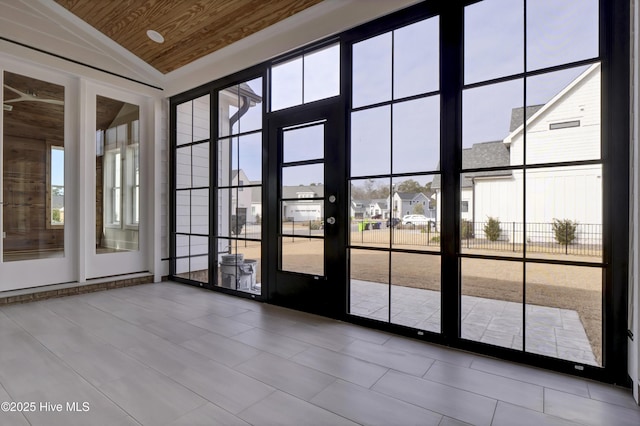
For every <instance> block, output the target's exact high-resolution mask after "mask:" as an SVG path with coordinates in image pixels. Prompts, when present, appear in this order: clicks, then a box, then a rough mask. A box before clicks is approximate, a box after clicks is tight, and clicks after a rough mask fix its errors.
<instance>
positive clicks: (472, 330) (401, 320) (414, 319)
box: [351, 280, 598, 365]
mask: <svg viewBox="0 0 640 426" xmlns="http://www.w3.org/2000/svg"><path fill="white" fill-rule="evenodd" d="M388 301H389V286H388V285H387V284H380V283H374V282H370V281H361V280H351V313H352V314H354V315H359V316H364V317H367V318H374V319H380V320H383V321H388V320H389V319H388V317H389V302H388ZM526 312H527V321H526V323H527V324H528V326H527V333H526V343H527V344H526V348H527V351H528V352H533V353H537V354H541V355H546V356H551V357H555V358H562V359H566V360H570V361H576V362H580V363H583V364H590V365H598V363H597V362H596V358H595V356H594V354H593V350H592V348H591V344H590V343H589V339H588V338H587V333H586V332H585V330H584V326H583V325H582V322H581V321H580V318H579V316H578V313H577V312H576V311H573V310H569V309H559V308H551V307H547V306H534V305H527V311H526ZM391 322H392V323H394V324H401V325H406V326H409V327H415V328H419V329H422V330H428V331H434V332H436V333H439V332H440V292H437V291H431V290H423V289H419V288H410V287H403V286H392V288H391ZM522 323H523V321H522V304H520V303H515V302H505V301H502V300H493V299H485V298H481V297H472V296H462V337H463V338H465V339H469V340H474V341H478V342H483V343H489V344H492V345H496V346H502V347H507V348H512V349H520V350H522V348H523V341H524V340H525V338H524V333H523V330H522Z"/></svg>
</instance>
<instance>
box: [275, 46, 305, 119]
mask: <svg viewBox="0 0 640 426" xmlns="http://www.w3.org/2000/svg"><path fill="white" fill-rule="evenodd" d="M301 103H302V57H298V58H296V59H293V60H291V61H288V62H284V63H282V64H278V65H274V66H273V67H271V111H277V110H279V109H283V108H288V107H291V106H294V105H300V104H301Z"/></svg>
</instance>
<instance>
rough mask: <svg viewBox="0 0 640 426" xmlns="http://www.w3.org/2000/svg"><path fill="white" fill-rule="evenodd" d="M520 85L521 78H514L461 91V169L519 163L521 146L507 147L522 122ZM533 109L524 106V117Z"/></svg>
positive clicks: (521, 152)
mask: <svg viewBox="0 0 640 426" xmlns="http://www.w3.org/2000/svg"><path fill="white" fill-rule="evenodd" d="M523 84H524V83H523V80H514V81H509V82H506V83H498V84H492V85H489V86H483V87H478V88H474V89H467V90H465V91H463V93H462V146H463V148H464V151H463V153H462V167H463V168H464V169H477V168H485V167H507V166H514V165H521V164H522V157H523V150H522V147H521V146H520V145H518V144H515V145H514V146H511V139H512V134H513V133H512V132H515V131H517V130H518V129H519V128H520V129H521V127H522V124H523V122H524V117H523V108H522V107H523V105H524V99H523V90H524V87H523ZM533 112H534V111H532V110H531V109H529V108H528V109H527V116H531V114H532V113H533Z"/></svg>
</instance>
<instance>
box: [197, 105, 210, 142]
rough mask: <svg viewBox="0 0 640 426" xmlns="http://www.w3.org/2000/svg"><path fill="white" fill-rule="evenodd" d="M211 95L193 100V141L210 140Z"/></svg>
mask: <svg viewBox="0 0 640 426" xmlns="http://www.w3.org/2000/svg"><path fill="white" fill-rule="evenodd" d="M209 110H210V109H209V95H205V96H202V97H200V98H198V99H194V100H193V140H194V141H201V140H205V139H209V137H210V133H209V127H210V126H209V121H210V116H209V114H210V113H209Z"/></svg>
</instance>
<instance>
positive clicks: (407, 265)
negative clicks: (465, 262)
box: [391, 253, 441, 333]
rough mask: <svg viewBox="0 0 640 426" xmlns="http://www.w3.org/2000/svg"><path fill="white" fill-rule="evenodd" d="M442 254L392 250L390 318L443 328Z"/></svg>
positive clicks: (416, 325) (395, 321) (431, 328)
mask: <svg viewBox="0 0 640 426" xmlns="http://www.w3.org/2000/svg"><path fill="white" fill-rule="evenodd" d="M440 315H441V313H440V256H428V255H423V254H412V253H392V254H391V322H392V323H393V324H400V325H406V326H407V327H413V328H418V329H421V330H428V331H432V332H434V333H439V332H440Z"/></svg>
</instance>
